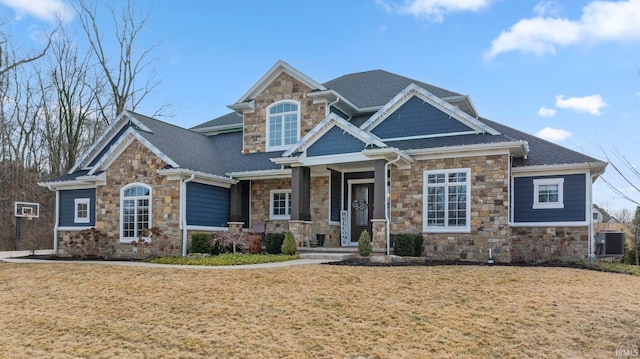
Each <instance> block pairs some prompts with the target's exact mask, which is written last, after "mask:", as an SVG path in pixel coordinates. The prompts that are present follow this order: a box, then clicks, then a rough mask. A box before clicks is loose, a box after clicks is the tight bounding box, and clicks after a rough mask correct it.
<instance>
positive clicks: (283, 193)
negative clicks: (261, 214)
mask: <svg viewBox="0 0 640 359" xmlns="http://www.w3.org/2000/svg"><path fill="white" fill-rule="evenodd" d="M290 216H291V190H290V189H288V190H272V191H271V196H270V201H269V218H270V219H276V220H277V219H289V218H290Z"/></svg>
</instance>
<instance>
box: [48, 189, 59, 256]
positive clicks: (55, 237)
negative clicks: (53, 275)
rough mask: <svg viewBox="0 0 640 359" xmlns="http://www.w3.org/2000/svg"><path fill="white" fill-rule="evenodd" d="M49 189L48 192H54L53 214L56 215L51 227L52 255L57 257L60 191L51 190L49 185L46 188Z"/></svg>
mask: <svg viewBox="0 0 640 359" xmlns="http://www.w3.org/2000/svg"><path fill="white" fill-rule="evenodd" d="M47 187H48V188H49V190H50V191H55V192H56V207H55V208H56V209H55V213H56V219H55V220H56V222H55V224H54V225H53V254H54V255H58V223H59V222H60V212H59V211H58V209H59V208H60V207H59V203H60V191H58V190H57V189H53V188H52V187H51V185H49V186H47Z"/></svg>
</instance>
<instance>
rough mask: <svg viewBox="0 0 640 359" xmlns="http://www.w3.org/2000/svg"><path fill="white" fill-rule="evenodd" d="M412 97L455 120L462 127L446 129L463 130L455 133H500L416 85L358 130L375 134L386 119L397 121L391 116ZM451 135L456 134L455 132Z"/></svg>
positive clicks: (440, 134)
mask: <svg viewBox="0 0 640 359" xmlns="http://www.w3.org/2000/svg"><path fill="white" fill-rule="evenodd" d="M414 97H417V98H419V99H420V100H422V101H424V103H425V104H428V105H429V106H431V107H433V108H434V109H437V110H438V111H440V112H442V113H444V114H445V115H447V116H449V117H450V118H451V119H452V120H457V121H458V122H459V123H460V124H461V125H462V126H460V125H455V126H452V125H451V124H449V125H448V126H446V127H449V128H450V129H453V128H456V129H458V130H463V131H457V132H460V133H463V134H468V133H476V134H480V133H489V134H491V135H499V134H500V132H498V131H496V130H495V129H493V128H491V127H490V126H488V125H486V124H484V123H482V122H481V121H479V120H478V119H476V118H474V117H471V116H470V115H469V114H467V113H466V112H464V111H462V110H460V109H458V108H457V107H455V106H453V105H451V104H450V103H448V102H447V101H445V100H443V99H441V98H439V97H438V96H435V95H434V94H432V93H431V92H429V91H427V90H425V89H424V88H422V87H420V86H418V85H416V84H410V85H409V86H407V88H405V89H404V90H402V91H401V92H400V93H399V94H397V95H396V96H395V97H394V98H393V99H391V100H390V101H389V102H388V103H387V104H386V105H384V106H383V107H382V108H381V109H380V110H378V111H377V112H376V113H375V114H373V116H371V118H369V119H368V120H367V121H366V122H365V123H364V124H362V126H360V128H361V129H362V130H364V131H368V132H375V131H374V130H375V129H376V127H378V126H380V125H381V124H382V123H383V122H385V121H386V120H387V119H391V121H394V120H397V118H394V117H393V116H392V115H393V114H394V113H396V111H398V110H399V109H400V108H401V107H403V106H404V105H405V104H406V103H407V102H409V101H410V100H412V99H413V98H414ZM392 126H393V125H392ZM387 127H391V126H387ZM422 127H425V125H424V124H423V125H422ZM426 127H428V124H426ZM426 127H425V128H423V130H426V129H427V128H426ZM466 128H469V130H466ZM433 130H434V129H432V131H433ZM445 134H446V133H445ZM452 134H456V132H454V133H452ZM442 135H443V133H435V134H429V133H428V132H427V133H420V134H416V135H413V136H405V137H401V138H426V137H433V136H442ZM395 139H398V137H396V138H395Z"/></svg>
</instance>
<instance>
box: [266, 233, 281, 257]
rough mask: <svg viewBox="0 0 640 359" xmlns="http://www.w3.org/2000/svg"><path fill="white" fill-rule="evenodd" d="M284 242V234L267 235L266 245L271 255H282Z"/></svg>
mask: <svg viewBox="0 0 640 359" xmlns="http://www.w3.org/2000/svg"><path fill="white" fill-rule="evenodd" d="M282 242H284V233H267V235H266V236H265V239H264V244H265V247H266V249H267V253H269V254H280V253H282Z"/></svg>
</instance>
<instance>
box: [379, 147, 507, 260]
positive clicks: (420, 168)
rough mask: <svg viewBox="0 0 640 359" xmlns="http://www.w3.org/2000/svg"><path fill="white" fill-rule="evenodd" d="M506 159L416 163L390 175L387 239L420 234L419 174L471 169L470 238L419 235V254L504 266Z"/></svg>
mask: <svg viewBox="0 0 640 359" xmlns="http://www.w3.org/2000/svg"><path fill="white" fill-rule="evenodd" d="M508 166H509V157H508V156H507V155H488V156H470V157H460V158H446V159H437V160H429V161H417V162H415V163H413V164H412V166H411V168H410V169H403V170H399V169H397V168H395V167H392V171H391V233H392V234H397V233H422V232H423V177H424V175H423V172H424V171H427V170H446V169H456V168H460V169H462V168H470V169H471V201H470V205H471V231H470V233H424V237H425V241H424V253H425V255H426V256H427V257H429V258H432V259H437V260H468V261H483V260H485V259H486V258H488V256H489V248H491V249H492V252H493V253H492V254H493V257H494V259H495V260H496V261H500V262H510V261H511V259H510V247H509V235H510V229H509V208H508V203H509V198H508V193H509V177H508V173H509V171H508Z"/></svg>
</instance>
